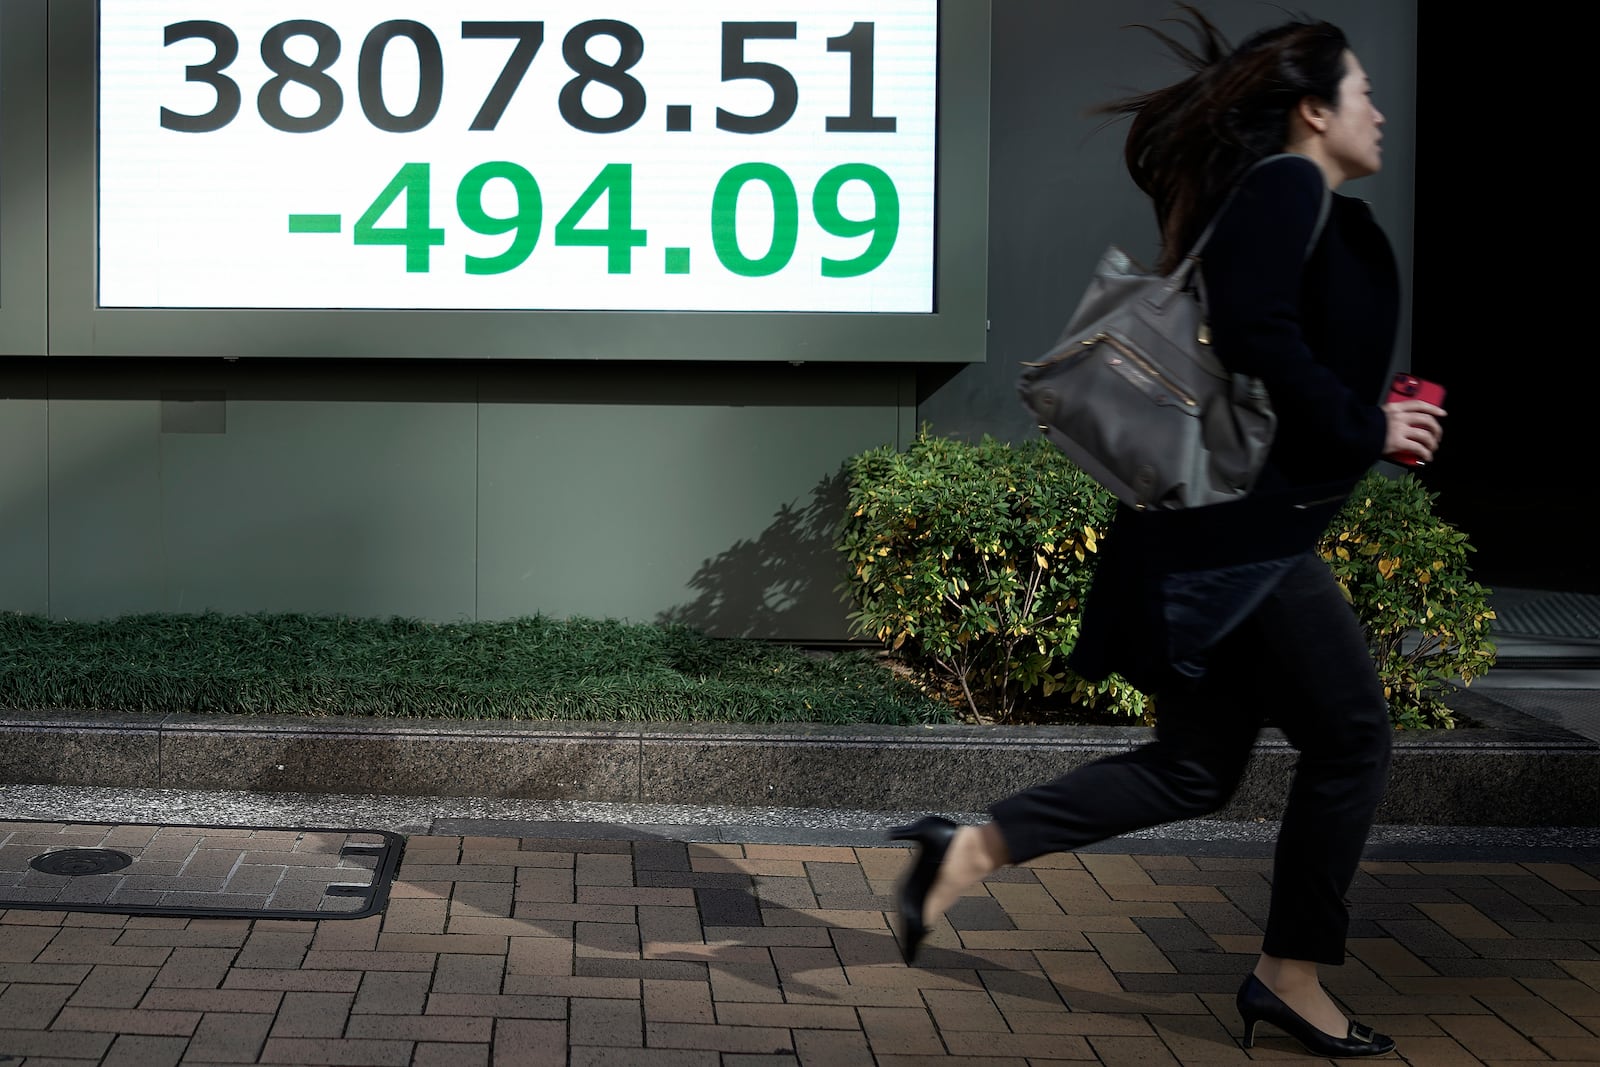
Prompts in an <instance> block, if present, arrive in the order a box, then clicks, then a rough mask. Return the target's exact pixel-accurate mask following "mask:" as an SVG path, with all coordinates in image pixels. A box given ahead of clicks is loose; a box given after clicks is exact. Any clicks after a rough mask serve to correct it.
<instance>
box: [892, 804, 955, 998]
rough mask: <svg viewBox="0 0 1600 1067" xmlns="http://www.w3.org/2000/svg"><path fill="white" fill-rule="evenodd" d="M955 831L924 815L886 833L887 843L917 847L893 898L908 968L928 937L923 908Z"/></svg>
mask: <svg viewBox="0 0 1600 1067" xmlns="http://www.w3.org/2000/svg"><path fill="white" fill-rule="evenodd" d="M958 829H960V827H958V826H957V825H956V824H955V823H953V822H951V821H950V820H949V819H945V818H941V817H940V816H938V815H925V816H923V817H922V818H920V819H918V820H917V821H916V822H914V823H912V824H910V825H909V826H896V827H895V828H894V829H892V830H890V831H889V840H891V841H915V842H916V843H917V844H918V846H920V847H919V848H918V849H917V858H916V862H914V863H913V864H912V866H911V871H910V873H908V874H907V875H906V879H905V881H904V882H902V883H900V889H899V891H898V892H897V893H896V894H895V896H896V897H897V899H898V900H899V903H900V954H901V955H902V956H904V957H905V961H906V966H908V967H909V966H910V965H911V963H912V961H913V960H915V959H916V958H917V948H918V947H919V946H920V945H921V944H922V939H923V938H925V937H927V936H928V927H927V924H926V923H925V922H924V921H923V907H924V905H925V904H926V902H927V900H928V890H930V889H932V888H933V883H934V880H935V879H937V878H938V877H939V867H940V866H941V865H942V864H943V863H944V854H945V853H946V852H948V851H949V850H950V842H951V840H952V839H953V838H954V837H955V836H956V831H957V830H958Z"/></svg>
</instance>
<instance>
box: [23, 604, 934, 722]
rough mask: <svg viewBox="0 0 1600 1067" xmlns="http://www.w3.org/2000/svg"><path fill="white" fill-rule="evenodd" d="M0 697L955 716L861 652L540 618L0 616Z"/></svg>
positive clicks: (689, 717) (189, 705) (232, 710)
mask: <svg viewBox="0 0 1600 1067" xmlns="http://www.w3.org/2000/svg"><path fill="white" fill-rule="evenodd" d="M0 708H4V709H9V710H31V711H39V710H105V711H121V712H141V713H161V714H169V713H179V712H198V713H215V714H258V713H274V714H301V715H364V716H414V717H426V718H489V719H500V718H519V719H587V720H601V721H698V722H741V723H756V722H767V723H778V722H812V723H852V722H859V723H882V724H894V725H914V724H919V723H928V722H950V721H954V719H955V716H954V714H953V713H952V711H951V709H950V708H949V707H948V705H945V704H942V703H940V702H938V701H936V700H934V699H932V698H930V697H928V696H926V695H925V694H923V693H922V692H921V691H920V690H918V689H917V688H916V687H915V686H914V685H913V684H912V683H911V682H909V681H908V680H906V679H904V678H901V677H898V676H896V675H894V674H893V673H891V672H888V671H886V670H884V669H883V666H882V665H881V664H880V663H879V662H878V660H877V658H876V657H874V656H873V655H871V654H870V653H868V652H866V651H852V652H846V653H844V654H825V655H824V654H816V653H811V652H808V651H806V650H804V649H800V648H795V647H790V646H787V645H781V644H772V643H766V642H761V641H753V640H733V639H717V638H711V637H707V636H706V635H704V634H702V633H699V632H697V631H695V630H692V629H690V628H689V627H686V626H679V625H652V624H629V623H622V622H616V621H604V620H590V619H563V620H557V619H551V618H545V617H537V616H536V617H530V618H525V619H515V620H509V621H505V622H472V623H457V624H435V623H426V622H418V621H414V620H406V619H389V620H380V619H355V618H342V617H333V616H310V615H264V614H263V615H243V616H241V615H222V614H200V615H167V614H155V615H132V616H125V617H123V618H119V619H112V620H108V621H105V622H66V621H54V620H48V619H44V618H41V617H39V616H36V615H19V614H0Z"/></svg>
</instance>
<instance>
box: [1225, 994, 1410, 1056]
mask: <svg viewBox="0 0 1600 1067" xmlns="http://www.w3.org/2000/svg"><path fill="white" fill-rule="evenodd" d="M1234 1003H1236V1004H1237V1005H1238V1007H1239V1016H1240V1017H1241V1018H1242V1019H1244V1047H1245V1048H1250V1047H1252V1046H1253V1045H1254V1044H1255V1043H1256V1023H1258V1022H1261V1021H1263V1020H1265V1021H1266V1022H1269V1023H1271V1024H1272V1025H1273V1026H1276V1027H1277V1028H1278V1029H1279V1030H1282V1031H1283V1032H1284V1033H1286V1034H1288V1035H1289V1036H1290V1037H1292V1038H1294V1039H1295V1040H1296V1041H1298V1042H1300V1044H1301V1045H1303V1046H1305V1049H1306V1051H1307V1052H1310V1053H1311V1054H1312V1055H1314V1056H1327V1057H1329V1058H1331V1059H1344V1058H1347V1057H1350V1056H1382V1055H1383V1054H1384V1053H1386V1052H1393V1051H1394V1039H1393V1038H1391V1037H1388V1036H1387V1035H1385V1034H1380V1033H1378V1032H1377V1031H1376V1030H1374V1029H1372V1028H1371V1027H1370V1026H1362V1025H1361V1024H1360V1023H1358V1022H1354V1021H1352V1022H1351V1023H1350V1033H1349V1034H1348V1036H1346V1037H1333V1036H1331V1035H1329V1034H1325V1033H1323V1032H1322V1031H1321V1030H1319V1029H1317V1028H1316V1027H1315V1026H1312V1025H1311V1024H1310V1023H1308V1022H1306V1021H1305V1020H1304V1019H1302V1018H1301V1017H1300V1015H1299V1014H1298V1013H1296V1012H1295V1010H1294V1009H1293V1008H1291V1007H1289V1005H1287V1004H1285V1003H1284V1002H1283V1001H1281V1000H1279V999H1278V995H1277V994H1276V993H1274V992H1273V991H1272V990H1270V989H1268V988H1267V986H1266V983H1264V982H1263V981H1261V979H1259V978H1257V977H1256V976H1255V975H1253V974H1252V975H1251V976H1250V977H1248V978H1246V979H1245V980H1244V985H1242V986H1240V987H1239V995H1238V997H1236V998H1235V1000H1234Z"/></svg>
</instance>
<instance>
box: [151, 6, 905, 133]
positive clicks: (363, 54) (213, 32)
mask: <svg viewBox="0 0 1600 1067" xmlns="http://www.w3.org/2000/svg"><path fill="white" fill-rule="evenodd" d="M875 29H876V27H875V24H874V23H871V22H857V23H855V24H854V25H853V26H852V27H851V28H850V30H849V31H848V32H847V33H844V34H841V35H839V36H837V37H830V38H828V51H830V52H842V53H845V54H846V55H847V56H848V58H849V94H848V97H849V105H848V111H847V113H846V114H843V115H833V116H829V117H828V118H827V122H826V131H827V132H829V133H893V132H894V130H895V120H894V118H893V117H890V116H882V115H874V114H873V112H872V95H873V84H872V82H873V44H874V42H873V36H874V32H875ZM795 35H796V33H795V23H793V22H724V23H722V80H723V81H724V82H729V81H738V80H743V79H752V80H756V81H761V82H765V83H766V84H767V85H768V86H770V87H771V90H772V105H771V107H769V108H768V109H767V110H766V111H764V112H762V113H761V114H758V115H741V114H737V113H735V112H732V111H728V110H725V109H723V108H721V107H719V108H717V118H716V125H717V129H719V130H725V131H728V132H730V133H750V134H757V133H770V132H771V131H773V130H776V129H778V128H779V127H781V126H783V125H784V124H785V123H786V122H788V121H789V120H790V119H791V118H793V117H794V113H795V109H796V108H797V107H798V105H799V98H800V87H799V85H798V84H797V83H796V81H795V77H794V75H793V74H792V73H791V72H790V71H789V70H788V69H787V68H786V67H784V66H782V65H781V64H778V63H773V62H769V61H766V60H762V61H759V62H758V61H755V60H751V59H749V58H747V56H746V46H747V45H748V44H749V42H751V41H782V40H794V39H795ZM296 37H306V38H309V39H310V40H311V41H312V42H314V44H315V45H316V54H315V56H314V57H313V58H312V59H311V61H310V62H302V61H301V60H298V59H295V58H293V57H291V56H290V55H289V54H288V50H287V47H286V46H287V45H288V42H289V41H290V40H292V39H294V38H296ZM461 37H462V39H463V40H509V41H515V42H516V44H515V46H514V47H513V48H512V50H511V54H510V56H509V57H508V58H507V59H506V62H505V66H504V67H503V68H502V69H501V71H500V75H499V77H498V78H497V79H496V80H495V83H494V86H493V87H492V88H491V89H490V90H489V94H488V96H487V97H486V98H485V99H484V101H483V103H482V105H481V106H480V107H479V108H478V112H477V115H476V117H475V118H473V120H472V124H471V125H470V126H469V127H468V128H469V129H472V130H493V129H494V128H495V127H496V126H497V125H498V124H499V122H500V119H501V117H502V116H503V115H504V114H505V110H506V107H507V105H508V104H510V102H511V98H512V96H513V95H514V94H515V93H516V91H517V87H518V86H519V85H521V83H522V79H523V76H524V75H525V74H527V72H528V69H529V68H530V67H531V66H532V65H533V62H534V58H535V57H536V56H537V55H538V53H539V49H540V47H541V46H542V45H543V44H544V37H545V24H544V23H543V22H463V23H461ZM596 37H610V38H612V39H614V40H615V41H616V42H617V48H618V54H617V56H616V58H615V59H614V60H613V61H610V62H607V61H603V60H600V59H597V58H595V57H594V56H593V55H592V54H591V53H590V50H589V44H590V42H591V41H593V40H594V39H595V38H596ZM196 39H198V40H205V41H209V42H211V45H212V47H213V52H212V55H211V57H210V59H209V60H207V61H206V62H204V63H196V64H191V65H189V66H188V67H187V68H186V74H187V78H186V80H188V81H191V82H200V83H203V84H205V85H209V86H210V87H211V88H212V89H214V90H215V92H216V104H215V106H213V107H212V108H211V110H209V111H207V112H205V113H204V114H200V115H192V114H185V113H183V112H179V111H174V110H172V109H170V108H166V107H163V108H162V109H161V125H162V127H163V128H165V129H168V130H174V131H177V132H180V133H211V132H214V131H216V130H220V129H222V128H223V127H224V126H226V125H228V124H229V123H230V122H232V121H233V120H234V119H236V118H237V117H238V116H239V112H240V109H241V107H242V105H243V90H242V89H241V88H240V86H239V83H238V82H237V81H236V80H234V79H233V78H232V77H230V76H229V75H227V74H226V73H224V72H225V71H226V70H227V69H228V67H229V66H231V65H232V64H233V62H234V61H235V60H236V59H238V57H239V36H238V34H237V33H235V32H234V31H233V29H232V28H230V27H229V26H227V25H225V24H223V23H221V22H213V21H210V20H205V19H192V20H188V21H184V22H175V23H172V24H171V25H169V26H167V27H165V34H164V40H165V44H166V45H168V46H171V45H174V44H177V43H178V42H180V41H189V40H196ZM401 39H404V40H405V41H407V42H409V43H410V45H411V47H412V48H414V49H415V50H416V59H417V65H418V70H419V72H420V78H419V79H418V84H417V97H416V99H415V100H414V101H411V102H410V104H411V106H410V109H409V110H407V111H405V112H396V111H393V110H391V109H390V106H389V101H387V100H385V99H384V95H383V61H384V55H385V54H386V53H387V51H388V49H389V46H390V45H391V44H394V43H395V42H397V41H399V40H401ZM342 47H343V45H342V43H341V41H340V39H339V34H338V32H337V31H336V30H335V29H334V28H333V27H332V26H329V25H327V24H326V23H323V22H316V21H313V20H310V19H291V20H289V21H287V22H280V23H278V24H277V25H275V26H273V27H272V28H271V29H269V30H267V31H266V33H265V35H263V37H262V38H261V59H262V61H263V62H264V63H265V64H266V66H267V69H268V70H270V71H271V72H272V77H271V78H269V79H267V81H266V82H265V83H264V84H262V85H261V87H260V89H259V90H258V91H257V93H256V110H257V111H258V112H259V114H260V115H261V120H262V121H263V122H265V123H266V124H267V125H268V126H271V127H272V128H273V129H275V130H281V131H283V132H284V133H314V132H316V131H318V130H323V129H326V128H327V127H329V126H331V125H332V124H333V123H334V121H335V120H337V119H338V118H339V115H340V113H341V112H342V111H343V110H344V90H343V88H342V87H341V86H340V85H339V82H338V80H337V79H336V78H334V76H333V75H332V74H330V73H329V69H330V68H331V67H332V66H333V65H334V63H335V62H336V61H337V60H338V59H339V55H340V52H341V50H342ZM644 47H645V42H644V36H643V35H642V34H641V33H640V32H639V30H638V29H637V28H636V27H634V26H633V25H631V24H629V23H627V22H621V21H618V20H616V19H589V20H588V21H586V22H581V23H579V24H578V25H576V26H574V27H572V28H571V29H570V30H568V31H567V33H566V35H565V37H563V38H562V42H561V56H562V58H563V59H564V60H566V63H567V66H568V67H569V68H571V70H572V72H573V77H572V78H571V80H569V81H568V82H566V84H565V85H563V86H562V88H561V92H560V95H559V97H558V99H557V106H558V107H559V108H560V112H561V118H562V119H563V120H564V121H565V122H566V123H567V125H569V126H571V127H572V128H573V129H575V130H580V131H583V132H584V133H617V132H619V131H621V130H626V129H628V128H630V127H632V126H633V125H635V124H636V123H638V122H639V120H640V119H642V118H643V117H644V116H645V113H646V92H645V87H644V85H643V84H642V83H641V82H640V81H639V80H638V79H637V78H635V77H634V76H633V75H632V74H631V73H629V72H630V71H631V70H632V69H633V68H634V67H635V66H636V65H637V64H638V62H639V60H640V58H641V57H642V56H643V55H644ZM356 72H357V73H356V95H357V98H358V100H359V101H360V104H361V111H362V113H363V114H364V115H365V116H366V118H367V121H368V122H370V123H371V124H372V125H373V126H374V127H376V128H378V129H380V130H384V131H387V132H390V133H412V132H415V131H417V130H420V129H422V128H424V127H425V126H427V125H428V124H429V123H430V122H432V121H433V120H434V118H435V117H436V116H437V115H438V113H439V108H440V106H441V104H442V103H443V100H444V52H443V50H442V48H441V47H440V44H439V38H438V36H437V35H436V34H435V33H434V32H433V30H431V29H430V28H429V27H427V26H426V25H424V24H423V23H420V22H416V21H414V20H411V19H392V20H390V21H388V22H384V23H380V24H379V25H378V26H376V27H374V28H373V29H372V31H371V32H369V33H368V34H367V35H366V37H365V39H364V40H363V41H362V42H361V51H360V55H359V57H358V58H357V62H356ZM295 84H298V85H303V86H305V87H306V88H308V89H310V90H311V91H312V92H313V93H315V94H316V97H317V108H316V110H315V111H313V112H311V113H310V114H309V115H303V116H302V115H293V114H290V113H289V111H288V110H287V109H286V108H285V107H284V104H283V93H284V90H285V89H286V88H288V87H289V86H290V85H295ZM591 84H600V85H604V86H607V87H609V88H611V89H613V90H615V91H616V93H617V94H618V95H619V96H620V97H621V105H620V106H619V107H618V109H617V111H616V113H615V114H612V115H595V114H593V113H591V112H590V111H589V110H588V109H587V107H585V105H584V98H583V97H584V90H585V89H586V88H587V87H588V86H589V85H591ZM665 110H666V116H667V127H666V128H667V129H668V130H670V131H677V130H686V129H687V128H688V127H687V114H686V111H685V110H684V109H681V108H670V107H669V108H667V109H665Z"/></svg>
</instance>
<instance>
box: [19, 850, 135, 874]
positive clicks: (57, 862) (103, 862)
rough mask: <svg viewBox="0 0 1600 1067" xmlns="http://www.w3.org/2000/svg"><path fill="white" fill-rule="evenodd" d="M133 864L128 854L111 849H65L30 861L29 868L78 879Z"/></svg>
mask: <svg viewBox="0 0 1600 1067" xmlns="http://www.w3.org/2000/svg"><path fill="white" fill-rule="evenodd" d="M132 862H133V857H132V856H130V855H128V854H127V853H126V852H118V851H116V850H115V849H110V848H63V849H58V850H56V851H55V852H46V853H45V854H44V855H42V856H35V857H33V859H31V860H29V861H28V866H29V867H32V868H33V869H34V870H36V871H43V872H44V873H45V874H59V875H65V876H67V877H68V878H76V877H78V876H79V875H81V874H110V873H111V872H112V871H120V870H122V868H124V867H126V866H127V865H128V864H130V863H132Z"/></svg>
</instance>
